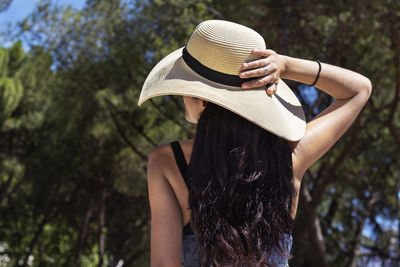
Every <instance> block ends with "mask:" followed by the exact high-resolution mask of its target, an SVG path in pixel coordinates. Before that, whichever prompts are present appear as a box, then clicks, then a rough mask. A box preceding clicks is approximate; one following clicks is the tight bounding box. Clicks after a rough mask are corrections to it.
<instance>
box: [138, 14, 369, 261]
mask: <svg viewBox="0 0 400 267" xmlns="http://www.w3.org/2000/svg"><path fill="white" fill-rule="evenodd" d="M280 78H284V79H289V80H294V81H298V82H301V83H304V84H310V85H313V86H315V87H316V88H318V89H320V90H322V91H324V92H326V93H328V94H330V95H331V96H333V97H334V98H335V99H336V100H335V101H334V102H333V103H332V104H331V105H330V106H329V107H328V108H326V109H325V110H324V111H322V112H321V113H320V114H318V116H316V117H315V118H314V119H313V120H312V121H310V122H308V123H307V124H306V123H305V120H304V114H303V112H302V110H301V105H300V103H299V102H298V100H297V99H296V97H295V96H294V94H293V93H292V92H291V91H290V88H288V87H287V86H286V84H285V83H284V82H283V81H282V80H280ZM266 89H267V90H266ZM265 90H266V92H265ZM370 93H371V83H370V81H369V79H368V78H366V77H364V76H362V75H360V74H358V73H355V72H352V71H350V70H346V69H343V68H340V67H336V66H332V65H329V64H325V63H320V62H319V61H317V62H315V61H309V60H303V59H298V58H293V57H289V56H284V55H279V54H277V53H275V52H274V51H272V50H269V49H266V48H265V42H264V40H263V38H262V37H261V36H260V35H259V34H258V33H256V32H255V31H253V30H251V29H249V28H247V27H245V26H242V25H239V24H235V23H232V22H227V21H220V20H210V21H205V22H202V23H201V24H200V25H198V26H197V28H196V29H195V31H194V33H193V34H192V36H191V37H190V39H189V41H188V44H187V45H186V47H184V48H183V49H182V48H180V49H178V50H176V51H174V52H172V53H171V54H170V55H168V56H167V57H165V58H164V59H163V60H161V61H160V62H159V63H158V64H157V65H156V66H155V67H154V69H153V70H152V71H151V72H150V74H149V76H148V77H147V79H146V81H145V83H144V86H143V89H142V92H141V96H140V100H139V105H140V104H142V103H143V102H144V101H145V100H147V99H149V98H151V97H154V96H158V95H168V94H174V95H182V96H183V100H184V103H185V108H186V113H185V116H186V119H187V120H188V121H190V122H193V123H197V132H196V136H195V138H194V139H190V140H185V141H181V142H172V143H170V144H164V145H161V146H159V147H157V148H155V149H154V150H153V151H152V152H151V154H150V156H149V162H148V190H149V200H150V207H151V266H182V264H183V265H184V266H201V265H202V266H288V258H290V248H291V245H292V236H291V230H292V226H293V220H294V218H295V215H296V210H297V203H298V193H299V189H300V184H301V181H302V178H303V175H304V173H305V171H306V170H307V168H308V167H310V166H311V164H313V163H314V162H315V161H316V160H318V159H319V158H320V157H321V156H322V155H323V154H325V153H326V152H327V151H328V149H329V148H330V147H332V145H333V144H334V143H335V142H336V141H337V140H338V139H339V138H340V137H341V136H342V135H343V134H344V132H345V131H346V130H347V129H348V128H349V126H350V125H351V123H352V122H353V121H354V119H355V118H356V116H357V115H358V113H359V112H360V111H361V109H362V107H363V106H364V104H365V103H366V101H367V100H368V98H369V96H370ZM187 163H188V164H187Z"/></svg>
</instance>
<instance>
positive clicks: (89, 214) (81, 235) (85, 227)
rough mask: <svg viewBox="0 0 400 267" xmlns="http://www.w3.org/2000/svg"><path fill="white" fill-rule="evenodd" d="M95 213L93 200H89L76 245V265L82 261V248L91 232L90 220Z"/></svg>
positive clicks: (76, 266) (77, 266)
mask: <svg viewBox="0 0 400 267" xmlns="http://www.w3.org/2000/svg"><path fill="white" fill-rule="evenodd" d="M92 213H93V207H92V201H89V204H88V207H87V209H86V213H85V218H84V219H83V223H82V227H81V231H80V233H79V237H78V243H77V245H76V253H75V258H74V265H73V266H75V267H79V266H80V263H81V256H82V250H83V245H84V244H85V242H86V238H87V236H88V233H89V229H88V228H89V221H90V217H92Z"/></svg>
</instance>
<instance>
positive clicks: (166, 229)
mask: <svg viewBox="0 0 400 267" xmlns="http://www.w3.org/2000/svg"><path fill="white" fill-rule="evenodd" d="M163 152H164V151H163V147H159V148H157V149H155V150H153V152H152V153H151V154H150V156H149V161H148V167H147V180H148V191H149V201H150V210H151V238H150V239H151V266H154V267H155V266H182V263H181V246H182V215H181V210H180V207H179V204H178V201H177V199H176V197H175V194H174V192H173V190H172V188H171V186H170V184H169V183H168V181H167V179H166V177H165V176H164V175H163V171H162V170H163V166H165V161H166V157H165V156H166V155H165V153H163Z"/></svg>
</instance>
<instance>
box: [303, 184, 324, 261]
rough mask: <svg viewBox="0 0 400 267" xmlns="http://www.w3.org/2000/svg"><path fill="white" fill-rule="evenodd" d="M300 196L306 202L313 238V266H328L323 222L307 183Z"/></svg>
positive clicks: (308, 224) (305, 212)
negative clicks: (313, 203) (312, 201)
mask: <svg viewBox="0 0 400 267" xmlns="http://www.w3.org/2000/svg"><path fill="white" fill-rule="evenodd" d="M300 197H301V198H302V201H303V203H304V205H303V207H304V209H303V211H304V215H305V217H306V219H305V221H306V222H307V229H308V233H309V236H310V239H311V249H312V251H313V258H312V262H313V266H316V267H317V266H318V267H319V266H327V264H328V259H327V257H326V249H325V241H324V236H323V234H322V230H321V223H320V221H319V218H318V215H317V205H312V203H311V195H310V192H309V191H308V189H307V185H306V184H305V183H303V184H302V186H301V188H300Z"/></svg>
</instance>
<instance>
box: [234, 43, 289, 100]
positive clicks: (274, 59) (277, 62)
mask: <svg viewBox="0 0 400 267" xmlns="http://www.w3.org/2000/svg"><path fill="white" fill-rule="evenodd" d="M252 54H254V55H259V56H262V57H264V58H261V59H257V60H254V61H250V62H245V63H243V64H242V65H241V71H240V72H239V77H240V78H255V79H253V80H250V81H247V82H244V83H242V88H243V89H251V88H257V87H262V86H266V88H267V90H266V92H267V94H269V95H273V94H275V93H276V85H277V84H278V82H279V78H280V76H281V73H282V72H283V71H284V68H285V67H284V61H283V60H282V57H280V55H278V54H277V53H276V52H275V51H273V50H271V49H253V50H252ZM256 77H260V78H256Z"/></svg>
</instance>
